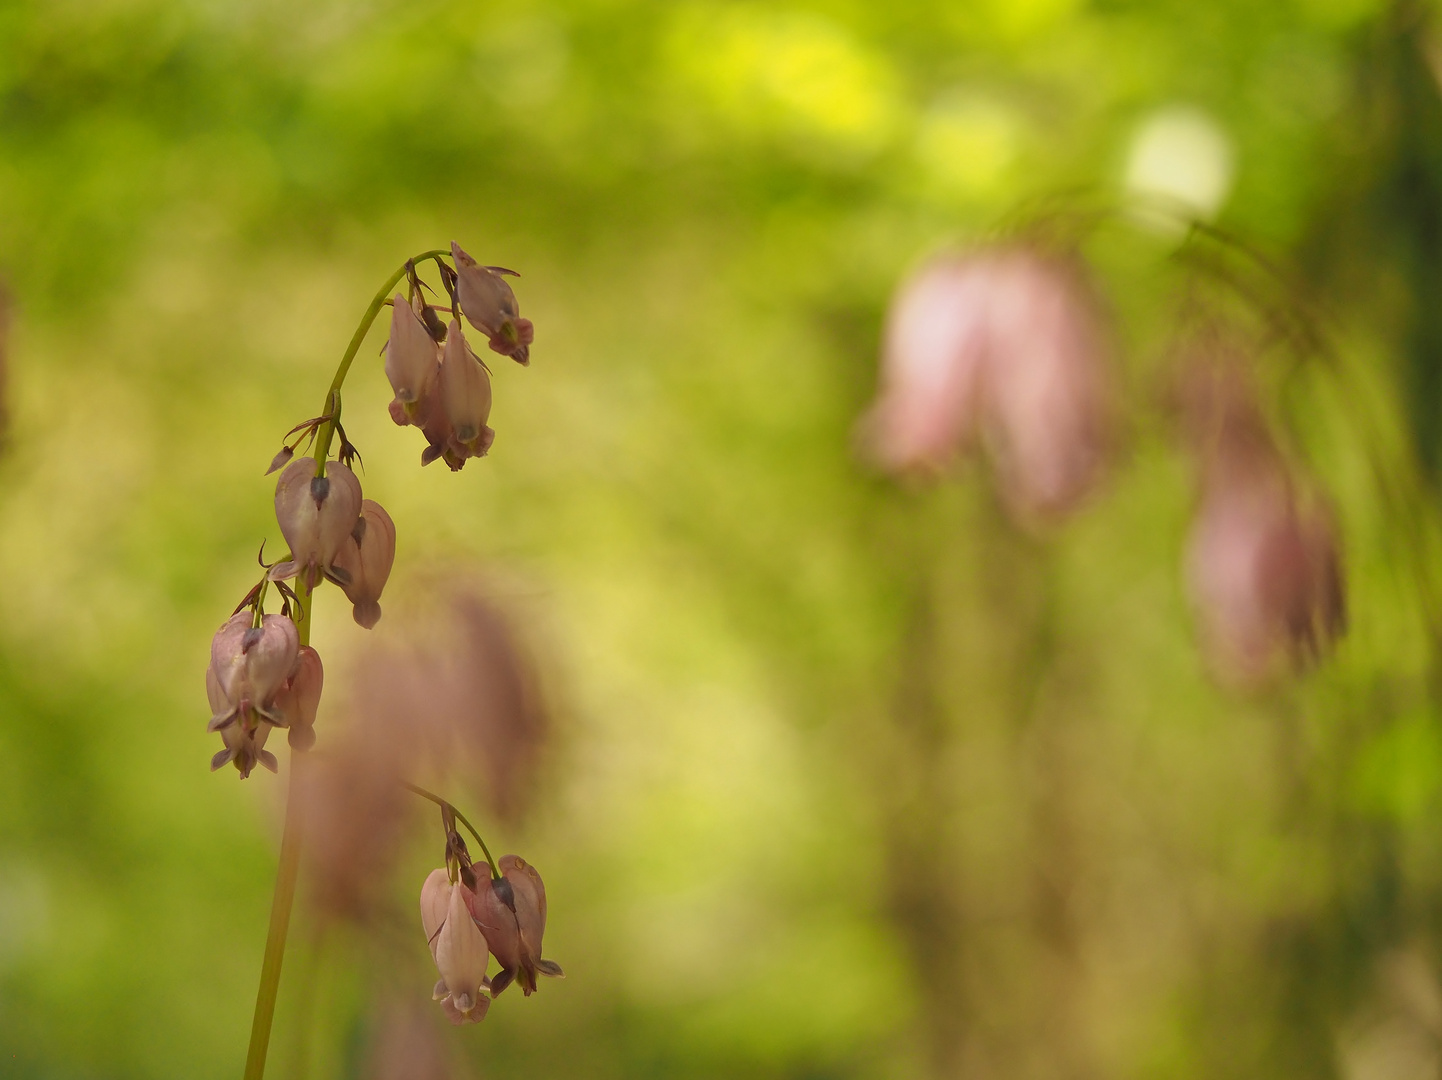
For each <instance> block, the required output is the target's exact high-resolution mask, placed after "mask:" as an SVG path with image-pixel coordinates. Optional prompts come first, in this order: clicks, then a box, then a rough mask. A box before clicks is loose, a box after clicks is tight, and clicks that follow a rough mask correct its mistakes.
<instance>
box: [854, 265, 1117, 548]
mask: <svg viewBox="0 0 1442 1080" xmlns="http://www.w3.org/2000/svg"><path fill="white" fill-rule="evenodd" d="M1107 352H1108V343H1107V341H1106V335H1105V333H1104V330H1103V325H1102V319H1101V316H1100V314H1099V311H1098V305H1097V303H1096V300H1095V297H1094V296H1093V295H1092V294H1091V292H1090V290H1089V289H1088V288H1087V286H1086V283H1085V281H1084V279H1083V277H1082V275H1081V272H1080V270H1079V268H1078V267H1077V266H1076V265H1074V264H1073V263H1072V262H1070V261H1068V260H1066V259H1063V258H1059V257H1055V256H1050V255H1045V254H1043V253H1041V252H1039V251H1036V250H1033V249H1030V248H1024V247H1001V248H992V249H987V250H983V251H980V252H976V253H974V254H970V255H965V256H959V255H951V256H944V257H941V258H938V259H936V260H933V261H932V262H931V263H929V264H927V265H926V266H924V267H922V269H921V270H920V271H918V272H917V273H916V274H915V275H913V276H912V277H911V278H909V279H908V280H907V281H906V282H904V283H903V284H902V286H901V288H900V289H899V290H898V292H897V295H896V297H895V299H894V300H893V302H892V306H891V311H890V313H889V315H888V318H887V326H886V334H885V342H884V345H883V353H882V370H881V391H880V396H879V400H878V401H877V403H876V405H875V406H874V407H873V409H872V411H871V413H870V415H869V416H868V418H867V420H866V423H865V432H866V435H867V439H868V443H869V449H870V451H871V453H872V455H873V456H874V457H875V459H876V461H877V462H878V463H879V464H880V465H881V466H882V467H883V468H885V469H887V470H889V471H892V472H897V473H906V472H914V471H924V472H935V471H937V470H939V469H941V468H942V467H944V466H945V465H946V464H948V463H949V462H950V460H951V459H952V458H954V457H955V456H956V455H957V454H958V453H960V452H962V451H964V450H966V449H967V448H968V447H969V446H970V445H971V444H972V443H973V442H975V441H976V440H977V439H980V440H982V441H983V442H984V444H985V446H986V448H987V451H988V453H989V456H990V457H991V459H992V462H993V465H994V467H995V469H996V472H997V476H998V479H999V480H1000V483H1001V488H1002V491H1003V493H1004V494H1005V496H1006V497H1007V500H1008V502H1009V503H1010V504H1011V506H1012V507H1013V509H1014V510H1015V511H1016V512H1017V513H1018V515H1019V516H1021V517H1022V518H1023V519H1027V520H1035V519H1038V518H1046V517H1052V516H1056V515H1059V514H1061V513H1064V512H1065V511H1067V510H1068V509H1070V508H1071V507H1073V506H1074V505H1075V504H1076V503H1077V502H1078V501H1079V500H1080V499H1081V498H1082V497H1083V496H1085V495H1086V494H1087V493H1088V492H1089V491H1090V490H1091V488H1092V487H1093V485H1094V484H1095V481H1096V480H1097V478H1098V477H1099V475H1100V473H1101V468H1102V466H1103V464H1104V461H1105V456H1106V450H1107V442H1108V431H1109V427H1110V424H1111V420H1112V406H1111V397H1112V384H1111V377H1110V374H1109V371H1108V369H1107Z"/></svg>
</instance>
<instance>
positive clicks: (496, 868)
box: [421, 803, 565, 1024]
mask: <svg viewBox="0 0 1442 1080" xmlns="http://www.w3.org/2000/svg"><path fill="white" fill-rule="evenodd" d="M441 813H442V820H443V823H444V824H445V826H446V829H447V843H446V852H447V854H446V865H445V866H444V867H440V868H437V869H435V870H432V871H431V872H430V875H429V876H428V877H427V878H426V880H425V884H424V885H422V886H421V926H422V928H423V929H424V930H425V934H426V941H427V942H428V943H429V945H430V949H431V959H432V960H434V961H435V964H436V970H437V971H438V972H439V974H440V979H439V980H437V982H436V985H435V989H434V991H433V993H432V996H433V997H434V998H435V1000H436V1001H438V1002H440V1004H441V1008H442V1010H443V1011H444V1012H445V1014H446V1018H447V1019H448V1020H450V1021H451V1023H453V1024H466V1023H471V1024H475V1023H479V1022H480V1021H481V1020H482V1019H483V1018H484V1017H485V1015H486V1011H487V1010H488V1009H489V1008H490V1003H491V1001H492V1000H493V999H494V998H496V997H498V996H499V995H500V993H501V992H502V991H503V990H505V989H506V987H508V986H510V985H511V983H512V982H515V983H517V984H519V985H520V987H521V990H522V992H523V993H524V994H525V995H526V996H527V997H530V995H531V994H533V993H535V991H536V976H537V975H546V976H548V977H550V978H553V979H559V978H564V977H565V974H564V972H562V970H561V966H560V965H559V964H557V963H556V962H555V961H553V960H547V959H545V958H543V957H542V955H541V939H542V937H543V936H544V935H545V932H546V886H545V884H544V883H543V882H542V881H541V875H540V873H538V872H537V870H536V868H535V867H534V866H532V865H531V864H530V863H528V862H526V861H525V860H524V859H522V858H521V857H520V856H519V855H502V856H501V858H500V860H499V861H498V862H490V858H489V855H487V862H488V863H489V865H485V864H480V865H479V866H473V865H472V864H471V862H470V858H469V855H468V853H467V851H466V846H465V843H464V841H462V839H461V838H460V836H459V835H458V834H457V833H456V831H455V817H456V815H455V811H454V808H452V807H450V806H449V805H448V804H445V803H442V806H441ZM477 839H479V837H477ZM477 869H479V870H480V871H481V872H480V873H477ZM492 957H494V958H495V960H496V963H497V964H499V965H500V970H499V971H497V972H496V974H494V975H491V976H489V977H487V974H486V972H487V969H488V968H489V966H490V961H491V958H492Z"/></svg>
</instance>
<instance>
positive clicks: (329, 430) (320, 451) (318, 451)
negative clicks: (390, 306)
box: [315, 248, 449, 476]
mask: <svg viewBox="0 0 1442 1080" xmlns="http://www.w3.org/2000/svg"><path fill="white" fill-rule="evenodd" d="M446 254H449V252H446V251H443V250H442V249H440V248H434V249H432V250H431V251H425V252H422V253H421V254H419V255H417V256H416V257H415V258H413V259H408V260H406V263H403V264H402V265H401V268H400V269H399V270H397V271H396V272H395V273H394V274H392V275H391V276H390V277H388V278H386V283H385V284H384V285H382V286H381V287H380V288H379V289H377V290H376V294H375V297H374V298H373V299H372V300H371V303H370V307H368V308H366V313H365V314H364V315H362V316H361V321H360V325H359V326H357V327H356V328H355V333H354V334H353V335H352V336H351V339H350V344H349V345H348V346H346V350H345V355H344V356H343V357H341V361H340V366H339V367H338V368H336V369H335V378H334V379H332V380H331V381H330V389H329V390H328V391H326V395H325V407H324V408H322V409H321V413H322V414H323V415H325V414H329V413H332V412H339V410H338V409H336V410H332V408H331V404H332V402H337V403H338V399H339V396H340V388H341V386H342V385H343V384H344V383H345V377H346V375H347V374H348V373H349V372H350V365H351V361H352V360H354V359H355V357H356V353H358V352H360V347H361V342H363V341H364V340H365V337H366V334H367V333H368V332H369V331H370V328H371V323H373V322H375V321H376V316H377V315H379V314H380V310H381V308H382V307H384V306H385V302H386V301H387V300H388V299H390V295H391V290H392V289H394V288H395V287H396V285H397V284H399V282H400V280H401V278H403V277H405V276H406V265H407V264H409V265H414V264H415V263H418V262H425V261H426V260H427V259H437V260H438V259H439V258H440V256H442V255H446ZM338 419H339V416H332V417H331V419H329V420H327V421H326V422H325V423H324V424H323V425H321V428H320V431H319V432H318V434H317V436H316V446H315V460H316V468H317V472H316V475H317V476H320V475H323V473H322V470H324V468H325V459H326V455H327V454H329V453H330V440H331V436H333V435H334V434H335V425H336V421H337V420H338Z"/></svg>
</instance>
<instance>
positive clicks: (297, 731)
mask: <svg viewBox="0 0 1442 1080" xmlns="http://www.w3.org/2000/svg"><path fill="white" fill-rule="evenodd" d="M286 741H287V742H289V743H290V748H291V749H292V750H301V751H305V750H309V749H310V748H311V747H312V746H314V745H315V728H313V727H292V728H291V729H290V734H289V735H287V736H286Z"/></svg>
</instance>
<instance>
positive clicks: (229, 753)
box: [210, 746, 235, 772]
mask: <svg viewBox="0 0 1442 1080" xmlns="http://www.w3.org/2000/svg"><path fill="white" fill-rule="evenodd" d="M233 757H235V751H234V750H233V749H231V748H230V747H229V746H227V747H226V748H225V749H224V750H219V751H217V752H216V754H215V756H214V757H213V758H211V759H210V771H211V772H215V770H216V769H219V768H221V767H223V766H225V765H228V764H229V763H230V759H231V758H233Z"/></svg>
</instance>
